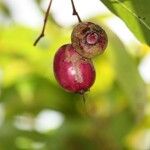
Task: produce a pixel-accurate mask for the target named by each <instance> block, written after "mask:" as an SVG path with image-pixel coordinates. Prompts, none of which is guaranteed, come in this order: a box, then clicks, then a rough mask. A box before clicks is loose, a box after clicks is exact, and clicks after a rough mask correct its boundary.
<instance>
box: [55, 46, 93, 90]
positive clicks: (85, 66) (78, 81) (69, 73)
mask: <svg viewBox="0 0 150 150" xmlns="http://www.w3.org/2000/svg"><path fill="white" fill-rule="evenodd" d="M54 74H55V77H56V79H57V81H58V83H59V84H60V85H61V86H62V87H63V88H64V89H66V90H67V91H70V92H75V93H83V92H85V91H87V90H88V89H89V88H90V87H91V86H92V85H93V83H94V81H95V69H94V66H93V64H92V61H91V60H90V59H85V58H82V57H81V56H80V55H79V54H78V53H77V52H76V51H75V49H74V48H73V46H72V45H71V44H66V45H63V46H62V47H60V48H59V49H58V51H57V52H56V54H55V57H54Z"/></svg>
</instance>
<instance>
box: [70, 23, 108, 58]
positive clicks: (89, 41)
mask: <svg viewBox="0 0 150 150" xmlns="http://www.w3.org/2000/svg"><path fill="white" fill-rule="evenodd" d="M71 41H72V45H73V47H74V48H75V49H76V51H77V52H78V53H79V54H80V55H81V56H83V57H85V58H92V57H94V56H96V55H98V54H102V53H103V52H104V50H105V49H106V47H107V43H108V38H107V34H106V32H105V31H104V30H103V29H102V28H101V27H100V26H99V25H96V24H94V23H92V22H81V23H79V24H78V25H77V26H75V27H74V29H73V31H72V35H71Z"/></svg>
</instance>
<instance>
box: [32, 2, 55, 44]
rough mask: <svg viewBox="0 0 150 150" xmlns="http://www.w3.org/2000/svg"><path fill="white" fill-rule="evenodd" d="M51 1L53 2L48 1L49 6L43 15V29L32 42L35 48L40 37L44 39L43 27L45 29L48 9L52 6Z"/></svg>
mask: <svg viewBox="0 0 150 150" xmlns="http://www.w3.org/2000/svg"><path fill="white" fill-rule="evenodd" d="M52 1H53V0H50V1H49V5H48V8H47V10H46V13H45V18H44V23H43V28H42V31H41V34H40V35H39V36H38V37H37V39H36V40H35V42H34V44H33V45H34V46H36V44H37V43H38V42H39V40H40V39H41V38H42V37H44V32H45V27H46V23H47V19H48V15H49V11H50V8H51V5H52Z"/></svg>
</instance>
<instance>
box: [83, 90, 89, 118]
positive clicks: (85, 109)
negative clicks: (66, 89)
mask: <svg viewBox="0 0 150 150" xmlns="http://www.w3.org/2000/svg"><path fill="white" fill-rule="evenodd" d="M82 100H83V104H84V111H85V115H86V116H87V115H88V113H87V107H86V98H85V93H82Z"/></svg>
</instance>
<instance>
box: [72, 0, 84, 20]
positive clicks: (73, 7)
mask: <svg viewBox="0 0 150 150" xmlns="http://www.w3.org/2000/svg"><path fill="white" fill-rule="evenodd" d="M71 4H72V9H73V13H72V14H73V15H75V16H77V18H78V21H79V22H82V21H81V18H80V16H79V14H78V12H77V11H76V8H75V5H74V2H73V0H71Z"/></svg>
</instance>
